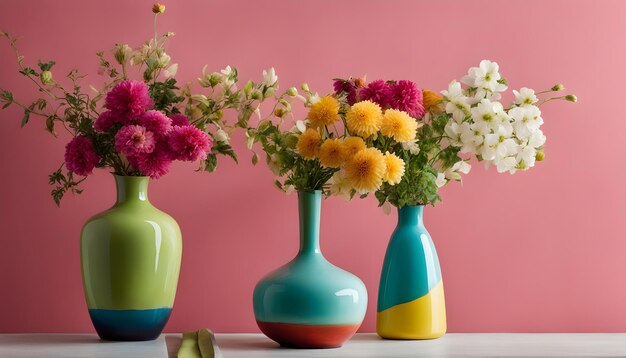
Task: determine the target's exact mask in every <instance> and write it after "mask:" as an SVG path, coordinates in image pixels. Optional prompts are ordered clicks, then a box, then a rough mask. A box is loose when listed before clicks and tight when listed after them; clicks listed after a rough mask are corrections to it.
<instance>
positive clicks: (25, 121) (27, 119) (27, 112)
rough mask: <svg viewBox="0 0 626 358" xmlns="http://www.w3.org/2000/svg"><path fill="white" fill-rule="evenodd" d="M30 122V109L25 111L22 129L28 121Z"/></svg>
mask: <svg viewBox="0 0 626 358" xmlns="http://www.w3.org/2000/svg"><path fill="white" fill-rule="evenodd" d="M29 120H30V110H29V109H25V110H24V117H22V125H21V127H22V128H23V127H24V126H25V125H26V124H27V123H28V121H29Z"/></svg>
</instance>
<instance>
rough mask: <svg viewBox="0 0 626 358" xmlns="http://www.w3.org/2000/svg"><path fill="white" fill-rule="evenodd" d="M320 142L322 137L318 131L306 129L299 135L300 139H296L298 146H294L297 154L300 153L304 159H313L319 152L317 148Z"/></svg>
mask: <svg viewBox="0 0 626 358" xmlns="http://www.w3.org/2000/svg"><path fill="white" fill-rule="evenodd" d="M320 140H322V136H321V135H320V134H319V132H318V131H316V130H315V129H313V128H309V129H307V130H306V131H305V132H304V133H302V134H301V135H300V138H298V144H296V148H297V149H298V153H300V155H301V156H302V157H303V158H304V159H313V158H315V156H316V155H317V152H318V150H319V149H318V147H317V146H318V145H319V144H320Z"/></svg>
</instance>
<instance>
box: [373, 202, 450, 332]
mask: <svg viewBox="0 0 626 358" xmlns="http://www.w3.org/2000/svg"><path fill="white" fill-rule="evenodd" d="M423 210H424V207H423V206H421V205H420V206H404V207H401V208H399V209H398V226H397V227H396V229H395V231H394V232H393V234H392V236H391V241H390V242H389V246H388V247H387V253H386V254H385V261H384V263H383V271H382V274H381V277H380V287H379V291H378V312H377V315H376V332H377V333H378V335H379V336H381V337H383V338H388V339H433V338H439V337H441V336H443V335H444V334H445V333H446V303H445V299H444V294H443V282H442V280H441V269H440V267H439V259H438V258H437V251H436V250H435V245H434V244H433V241H432V239H431V238H430V234H429V233H428V231H426V228H425V227H424V220H423Z"/></svg>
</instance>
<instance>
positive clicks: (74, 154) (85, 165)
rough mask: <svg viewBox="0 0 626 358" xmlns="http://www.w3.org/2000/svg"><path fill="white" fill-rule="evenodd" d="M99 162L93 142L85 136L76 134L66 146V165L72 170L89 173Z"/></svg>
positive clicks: (79, 173) (80, 173)
mask: <svg viewBox="0 0 626 358" xmlns="http://www.w3.org/2000/svg"><path fill="white" fill-rule="evenodd" d="M99 162H100V157H99V156H98V154H96V152H94V150H93V143H92V142H91V140H90V139H89V138H87V137H85V136H82V135H79V136H76V137H74V138H72V140H71V141H70V142H69V143H67V145H66V146H65V166H66V167H67V170H69V171H71V172H74V173H76V174H78V175H89V174H91V172H92V171H93V168H95V167H96V165H98V163H99Z"/></svg>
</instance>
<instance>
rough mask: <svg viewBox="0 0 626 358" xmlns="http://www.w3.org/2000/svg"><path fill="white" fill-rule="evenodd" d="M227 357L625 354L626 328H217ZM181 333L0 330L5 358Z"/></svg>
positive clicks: (155, 352) (78, 353)
mask: <svg viewBox="0 0 626 358" xmlns="http://www.w3.org/2000/svg"><path fill="white" fill-rule="evenodd" d="M216 337H217V343H218V345H219V347H220V350H221V351H222V353H223V355H224V357H226V358H231V357H232V358H246V357H258V358H261V357H276V358H280V357H292V358H298V357H376V358H381V357H391V358H403V357H433V358H438V357H441V358H443V357H454V358H463V357H472V358H476V357H568V358H569V357H626V334H624V333H550V334H544V333H541V334H537V333H532V334H528V333H471V334H469V333H449V334H447V335H445V336H444V337H442V338H439V339H435V340H430V341H389V340H382V339H380V338H378V336H376V335H375V334H369V333H365V334H357V335H356V336H355V337H354V338H353V339H352V340H351V341H350V342H348V343H346V345H345V346H344V347H342V348H337V349H323V350H309V349H285V348H280V347H279V346H278V345H277V344H276V343H274V342H272V341H270V340H269V339H268V338H266V337H265V336H263V335H260V334H217V335H216ZM180 341H181V337H180V335H179V334H166V335H164V336H162V337H161V338H159V339H158V340H156V341H153V342H101V341H99V340H98V339H97V337H96V336H95V335H84V334H64V335H59V334H48V335H41V334H26V335H21V334H19V335H17V334H4V335H0V357H2V358H22V357H24V358H25V357H28V358H39V357H46V358H56V357H59V358H60V357H64V358H70V357H71V358H73V357H96V358H114V357H125V358H129V357H154V358H166V357H168V352H169V357H176V352H177V350H178V346H179V345H180Z"/></svg>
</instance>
